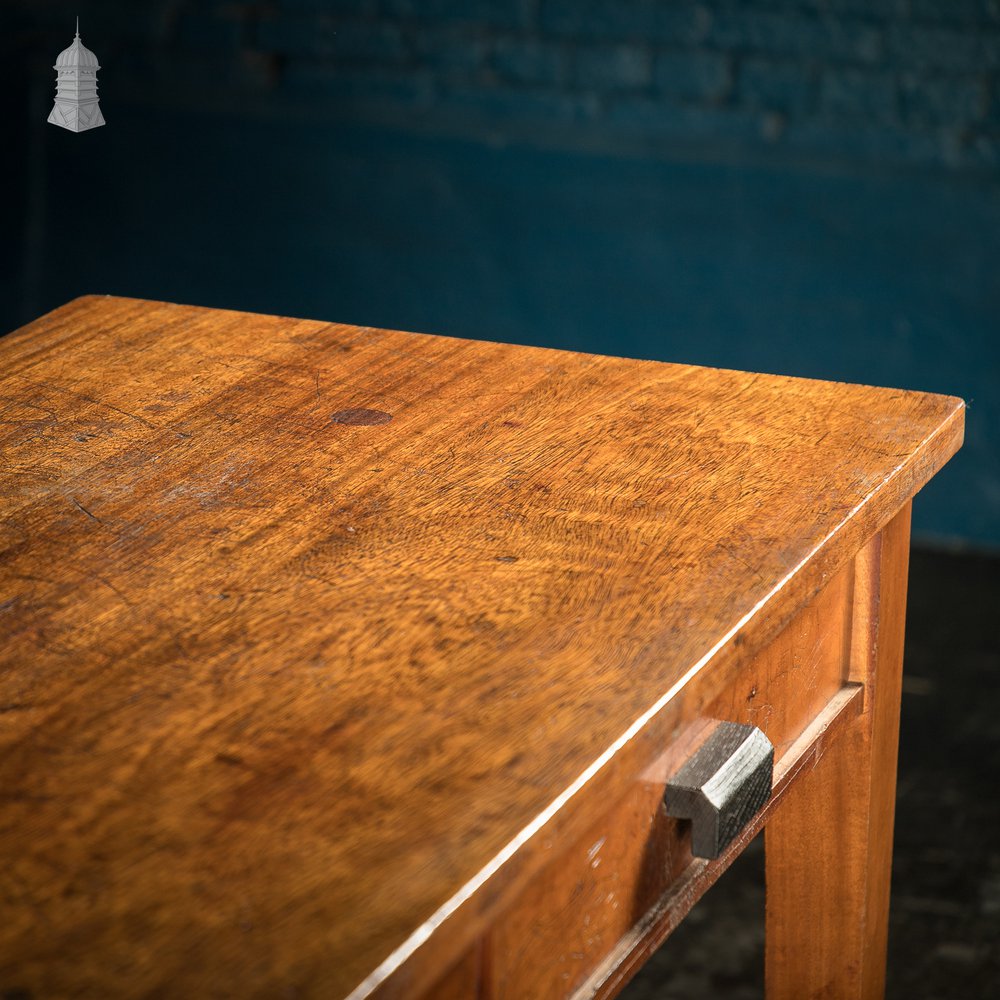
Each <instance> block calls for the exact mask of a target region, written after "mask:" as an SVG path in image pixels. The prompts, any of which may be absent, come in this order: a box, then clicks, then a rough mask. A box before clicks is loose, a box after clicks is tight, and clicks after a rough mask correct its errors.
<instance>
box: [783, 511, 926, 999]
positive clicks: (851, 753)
mask: <svg viewBox="0 0 1000 1000" xmlns="http://www.w3.org/2000/svg"><path fill="white" fill-rule="evenodd" d="M909 538H910V505H909V504H907V505H906V506H905V507H904V508H903V509H902V510H901V511H900V512H899V513H898V514H897V515H896V517H895V518H894V519H893V520H892V521H891V522H890V523H889V524H888V525H887V526H886V527H885V528H884V529H883V530H882V531H881V532H880V533H879V534H878V535H876V536H875V537H874V538H873V539H872V540H871V541H870V542H869V543H868V544H867V545H866V546H865V548H864V549H862V550H861V552H860V553H859V554H858V556H857V558H856V561H855V576H854V601H853V612H852V621H851V623H850V627H851V643H850V650H851V654H850V663H849V665H848V666H847V668H846V672H847V678H848V679H850V680H854V681H859V682H861V683H863V684H864V685H865V703H864V711H863V713H862V714H861V715H860V716H859V717H858V718H857V719H856V720H855V721H854V722H853V723H852V726H851V728H850V730H848V731H847V732H846V733H844V735H843V737H842V738H841V739H840V740H838V741H837V742H836V744H835V745H834V746H833V747H832V748H831V749H830V751H829V752H828V753H827V754H826V755H825V756H824V757H823V758H822V759H821V760H820V761H819V762H818V763H817V765H816V766H815V768H814V769H813V771H812V772H811V773H810V774H808V775H805V776H804V777H803V779H802V780H801V781H800V782H799V783H798V785H797V786H796V787H795V788H794V789H792V790H791V791H790V792H789V794H788V796H787V797H786V798H785V800H784V802H782V804H781V807H780V808H779V809H778V810H777V812H776V813H775V815H774V817H773V818H772V819H771V821H770V822H769V824H768V825H767V827H766V830H765V850H766V865H767V923H766V971H765V977H766V986H767V996H768V1000H783V998H794V1000H804V998H807V997H830V998H838V1000H846V998H862V997H863V998H872V997H881V996H882V995H883V993H884V988H885V961H886V941H887V932H888V916H889V877H890V870H891V866H892V828H893V814H894V807H895V794H896V755H897V746H898V738H899V704H900V694H901V680H902V661H903V625H904V617H905V610H906V576H907V567H908V556H909Z"/></svg>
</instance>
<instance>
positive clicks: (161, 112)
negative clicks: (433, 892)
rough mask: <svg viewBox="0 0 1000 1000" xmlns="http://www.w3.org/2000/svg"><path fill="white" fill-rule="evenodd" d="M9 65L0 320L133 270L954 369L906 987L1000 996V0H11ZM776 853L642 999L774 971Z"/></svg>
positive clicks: (875, 365)
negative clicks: (61, 77) (76, 80)
mask: <svg viewBox="0 0 1000 1000" xmlns="http://www.w3.org/2000/svg"><path fill="white" fill-rule="evenodd" d="M76 14H79V15H80V27H81V36H82V38H83V40H84V42H85V44H86V45H87V46H88V47H90V48H91V49H93V50H94V51H95V52H96V53H97V55H98V57H99V59H100V62H101V65H102V69H101V71H100V74H99V84H100V95H101V106H102V110H103V112H104V115H105V118H106V119H107V122H108V124H107V126H106V127H104V128H100V129H96V130H94V131H91V132H85V133H82V134H73V133H70V132H67V131H65V130H62V129H59V128H56V127H54V126H51V125H48V124H47V123H46V117H47V115H48V112H49V110H50V108H51V106H52V98H53V95H54V86H55V74H54V71H53V69H52V64H53V63H54V61H55V57H56V55H57V54H58V52H59V51H60V50H61V49H63V48H65V47H66V46H67V45H68V44H69V43H70V41H71V40H72V35H73V18H74V16H75V15H76ZM0 94H2V95H3V101H4V105H3V114H2V117H0V135H2V138H0V151H2V154H3V155H2V156H0V177H2V180H3V188H2V191H3V197H2V198H0V330H9V329H11V328H13V327H15V326H18V325H20V324H22V323H25V322H27V321H29V320H31V319H33V318H35V317H37V316H38V315H40V314H42V313H43V312H45V311H47V310H49V309H51V308H53V307H55V306H57V305H59V304H61V303H63V302H65V301H66V300H68V299H70V298H72V297H73V296H76V295H79V294H82V293H90V292H98V293H102V292H110V293H114V294H122V295H136V296H142V297H148V298H155V299H166V300H171V301H178V302H188V303H195V304H200V305H209V306H220V307H227V308H236V309H245V310H251V311H261V312H271V313H280V314H285V315H293V316H306V317H314V318H319V319H327V320H336V321H344V322H354V323H359V324H363V325H371V326H387V327H394V328H399V329H408V330H419V331H424V332H429V333H443V334H450V335H457V336H465V337H472V338H479V339H486V340H501V341H510V342H516V343H528V344H542V345H546V346H552V347H564V348H571V349H575V350H584V351H595V352H600V353H607V354H617V355H624V356H628V357H640V358H654V359H661V360H667V361H678V362H687V363H698V364H708V365H717V366H723V367H730V368H741V369H748V370H752V371H766V372H780V373H788V374H794V375H805V376H813V377H819V378H825V379H836V380H847V381H858V382H867V383H875V384H885V385H893V386H899V387H903V388H911V389H923V390H930V391H936V392H944V393H950V394H954V395H959V396H962V397H964V398H965V399H966V400H967V401H968V402H969V404H970V408H969V411H968V414H967V436H966V445H965V448H964V449H963V450H962V451H961V452H960V453H959V455H958V456H957V457H956V458H955V459H954V460H953V461H952V462H951V463H950V464H949V465H948V466H947V467H946V468H945V470H944V471H943V472H942V473H941V474H940V475H939V476H938V477H937V478H936V479H935V480H934V481H933V482H932V483H931V484H930V486H928V487H927V489H926V490H925V491H924V492H923V493H921V495H920V496H919V497H918V498H917V500H916V502H915V504H914V521H913V525H914V535H915V539H916V548H915V551H914V557H913V563H912V572H911V602H910V603H911V610H910V614H909V620H908V634H907V666H906V671H907V678H906V681H905V684H904V694H903V718H902V734H901V756H900V783H899V802H898V812H897V826H896V853H895V866H894V875H893V908H892V923H891V934H890V960H889V995H890V996H891V997H908V998H909V997H951V996H955V997H963V998H969V997H980V996H982V997H988V996H994V995H998V994H997V993H996V990H997V988H998V986H1000V949H998V947H997V941H998V940H1000V848H998V846H997V837H996V834H997V830H998V829H1000V806H998V804H997V795H996V791H995V789H996V787H997V784H998V781H997V775H998V772H1000V725H998V723H997V721H996V720H997V719H998V718H1000V713H998V712H997V701H998V699H997V694H996V691H997V682H998V680H1000V656H998V652H997V649H998V647H997V642H996V638H995V635H994V633H993V628H994V623H995V622H996V620H997V618H998V614H997V609H998V607H1000V562H998V561H997V559H996V558H995V553H996V552H998V551H1000V394H998V391H997V390H998V388H1000V347H998V334H1000V0H744V2H739V3H737V2H735V0H702V2H698V3H689V2H676V3H671V2H659V3H656V2H649V0H509V2H501V0H425V2H417V0H329V2H323V0H258V2H252V0H148V2H142V3H139V2H126V0H107V2H91V0H73V2H66V0H0ZM977 553H978V554H977ZM991 553H992V555H991ZM760 856H761V855H760V851H759V847H757V848H754V849H753V850H751V851H750V852H749V853H748V855H747V856H746V858H744V859H741V860H740V862H738V864H737V866H736V869H735V870H734V871H733V872H732V873H730V875H731V877H728V878H725V879H723V880H722V881H721V882H720V884H719V886H718V887H717V888H716V889H715V890H713V892H712V893H710V894H709V895H708V896H707V897H706V899H705V901H704V902H703V903H702V904H699V907H698V908H696V909H695V911H693V914H692V917H691V919H690V920H688V921H687V922H686V923H685V925H684V926H683V927H682V928H681V930H680V931H679V932H678V934H677V935H676V936H675V937H674V939H672V940H671V941H670V942H668V944H667V946H666V947H665V948H664V949H663V950H662V951H661V952H660V953H659V954H658V956H657V958H656V959H655V960H654V962H653V963H652V965H651V966H649V967H648V968H647V970H645V972H644V973H643V975H642V976H641V978H640V979H639V980H638V981H637V982H636V983H635V984H634V985H633V987H631V990H632V992H631V993H630V994H629V996H630V997H632V1000H639V998H645V997H648V998H653V997H656V998H667V997H681V996H698V997H700V996H715V997H730V998H736V997H744V996H747V997H750V996H756V995H758V994H759V991H760V988H761V983H760V970H761V964H760V947H761V927H762V923H761V919H760V918H761V915H762V910H761V906H762V899H763V896H762V892H763V890H762V880H761V872H760ZM831 905H836V904H835V901H831ZM0 986H2V984H0Z"/></svg>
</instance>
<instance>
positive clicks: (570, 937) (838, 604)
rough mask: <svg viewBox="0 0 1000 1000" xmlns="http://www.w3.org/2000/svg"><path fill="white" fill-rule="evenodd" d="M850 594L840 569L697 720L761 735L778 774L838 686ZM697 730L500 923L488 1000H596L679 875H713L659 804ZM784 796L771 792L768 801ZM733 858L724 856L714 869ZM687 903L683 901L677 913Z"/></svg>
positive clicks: (682, 737) (689, 728) (491, 942)
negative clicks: (588, 999) (612, 967)
mask: <svg viewBox="0 0 1000 1000" xmlns="http://www.w3.org/2000/svg"><path fill="white" fill-rule="evenodd" d="M851 591H852V571H851V567H850V566H848V567H847V568H846V569H845V570H844V571H843V572H842V573H841V574H839V575H838V576H837V577H835V578H834V579H832V580H831V581H830V583H829V584H828V585H827V586H826V587H825V589H824V590H823V591H822V592H821V593H820V594H819V595H818V597H817V598H816V599H815V600H814V601H813V602H812V603H811V604H810V605H808V606H806V607H804V608H803V609H802V610H801V611H800V612H799V613H798V614H797V615H796V617H795V618H794V619H793V620H792V622H791V623H790V624H789V625H788V626H787V627H786V628H785V629H784V630H783V631H782V632H781V634H780V635H779V636H778V637H777V639H775V640H774V642H773V643H771V645H770V646H769V647H767V648H766V649H765V650H764V651H762V652H761V653H760V654H758V655H757V656H756V657H754V658H753V659H752V660H750V661H749V662H748V663H747V664H746V665H745V666H744V667H742V668H741V669H740V670H739V671H738V672H737V679H736V681H735V683H733V684H731V685H730V686H729V687H728V689H727V690H725V691H724V692H723V693H721V694H720V695H719V696H717V697H716V698H715V699H714V700H713V701H711V703H710V704H708V705H707V706H706V708H705V710H704V712H700V713H699V715H700V716H704V717H708V718H716V719H727V720H730V721H734V722H745V723H751V724H753V725H756V726H758V727H759V728H760V729H761V730H762V731H763V732H764V733H765V734H766V735H767V736H768V738H769V739H770V740H771V742H772V743H773V744H774V747H775V763H776V774H777V773H779V772H780V770H781V765H782V759H783V757H784V756H785V755H786V754H787V753H788V751H789V748H790V747H792V745H793V743H794V741H795V740H796V738H797V737H800V735H801V734H803V732H804V731H805V730H806V728H807V727H808V726H809V725H810V723H813V721H814V720H815V719H816V718H817V716H820V714H821V713H822V712H823V711H824V708H825V707H826V706H827V705H828V704H830V703H831V699H834V696H835V695H837V693H838V691H840V690H841V689H842V687H843V684H844V680H845V678H846V676H847V661H848V655H849V650H850V609H851V603H852V602H851ZM696 728H697V723H693V724H688V725H686V727H684V726H682V727H681V730H682V731H681V732H680V733H679V734H678V739H677V740H676V742H675V743H673V744H672V745H671V747H670V748H669V750H668V751H667V752H665V753H664V755H663V756H662V758H660V759H659V760H658V761H657V762H656V763H655V764H654V765H653V766H652V767H651V768H649V769H648V770H647V772H646V773H645V774H644V775H642V777H641V779H640V780H637V781H635V782H634V783H633V784H632V786H631V787H630V788H629V789H628V791H627V793H626V794H625V795H624V796H623V797H622V798H621V799H620V800H619V801H618V802H617V803H615V804H614V805H613V806H612V807H611V808H610V809H609V810H608V811H607V813H606V814H605V815H603V816H602V817H601V818H600V819H599V820H598V821H597V822H595V823H594V824H593V825H592V826H591V827H590V828H589V829H588V830H587V831H586V832H585V833H584V834H583V835H582V836H580V837H578V838H577V839H576V840H575V842H573V843H572V845H571V846H570V847H569V848H568V849H566V850H565V851H563V852H561V853H559V854H558V855H557V856H556V857H555V858H554V859H553V860H552V861H551V862H550V863H549V864H548V865H547V866H546V867H545V868H544V869H543V870H542V871H541V872H540V873H539V874H538V875H537V876H536V877H535V878H534V879H533V880H532V881H531V883H530V884H529V885H528V886H527V888H526V889H524V890H523V891H522V892H521V894H520V895H519V897H518V898H517V899H516V900H515V901H514V902H513V904H512V905H510V906H509V907H508V908H507V909H506V911H505V912H504V913H503V914H501V915H500V917H499V918H498V920H497V921H496V923H495V925H494V927H493V930H492V933H491V935H490V937H489V939H488V942H487V951H488V954H489V956H490V957H489V960H488V961H487V962H486V966H485V969H484V973H485V975H486V977H487V982H488V984H489V988H488V989H486V990H485V996H488V997H492V998H496V1000H527V998H550V997H551V998H557V997H566V996H568V995H570V994H571V993H573V991H575V990H581V991H582V992H581V993H580V995H581V996H589V995H594V993H595V991H596V992H597V993H599V994H602V995H603V994H604V993H605V992H606V991H607V989H610V986H608V987H601V988H599V983H600V982H603V981H604V980H605V979H607V976H603V975H601V973H600V967H601V966H602V963H603V964H604V966H605V968H607V966H608V962H609V956H611V959H610V960H611V961H612V963H614V956H615V955H616V954H617V955H618V956H619V957H623V949H624V952H627V951H628V950H629V948H627V947H624V945H623V942H626V943H627V942H628V940H629V939H630V938H634V939H635V940H636V941H637V940H638V938H636V927H637V925H642V923H643V922H644V921H648V920H649V918H650V915H651V914H653V913H654V912H655V911H656V910H657V907H658V905H660V904H661V903H662V901H663V900H664V898H665V897H669V896H670V895H671V893H672V892H673V891H674V889H675V888H676V886H677V885H678V884H679V883H683V882H684V878H685V875H686V874H689V873H690V872H691V871H695V870H697V871H701V869H702V868H704V867H705V866H707V865H709V864H711V865H715V866H718V864H719V862H711V863H708V862H704V861H699V860H695V859H692V857H691V854H690V850H689V836H688V834H687V831H686V829H685V828H686V826H687V824H686V823H682V822H679V821H677V820H674V819H671V818H669V817H668V816H667V815H666V813H665V811H664V808H663V805H662V801H663V791H664V786H665V784H666V781H667V778H668V777H669V776H670V774H672V773H673V772H674V771H675V770H676V769H677V768H678V767H679V766H680V764H681V763H683V761H684V759H685V758H686V756H687V754H688V753H690V747H691V744H690V739H689V738H688V737H687V735H686V734H688V733H691V732H693V731H694V730H695V729H696ZM787 765H788V761H787V760H786V761H785V766H786V769H787ZM781 791H782V789H781V788H776V793H775V797H776V796H777V795H779V794H780V792H781ZM772 805H773V803H772ZM729 860H731V859H729ZM729 860H727V859H726V856H725V855H724V857H723V858H722V859H720V862H722V861H724V862H725V864H728V863H729ZM715 877H717V875H716V876H715ZM712 880H713V881H714V877H713V878H712ZM701 891H704V890H703V889H702V890H701ZM700 894H701V892H700V891H699V892H698V893H697V895H696V896H695V897H694V898H695V899H696V898H697V896H700ZM692 903H693V900H691V901H688V902H687V904H686V906H685V904H684V901H683V900H680V904H681V906H683V907H684V912H687V909H689V908H690V905H692ZM661 908H662V907H661ZM640 936H641V935H640ZM614 978H615V977H614V976H612V977H611V979H612V980H614ZM588 980H589V982H588ZM624 981H626V980H625V979H622V980H621V981H619V982H616V983H615V989H617V988H619V987H620V986H621V985H623V983H624ZM611 992H614V990H611Z"/></svg>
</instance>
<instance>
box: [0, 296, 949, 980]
mask: <svg viewBox="0 0 1000 1000" xmlns="http://www.w3.org/2000/svg"><path fill="white" fill-rule="evenodd" d="M472 332H474V331H472ZM362 411H369V412H362ZM371 411H375V412H371ZM962 416H963V409H962V404H961V402H960V401H959V400H956V399H953V398H948V397H942V396H933V395H926V394H919V393H908V392H901V391H897V390H887V389H874V388H868V387H861V386H848V385H837V384H830V383H822V382H814V381H807V380H799V379H790V378H781V377H773V376H764V375H747V374H743V373H738V372H728V371H719V370H711V369H703V368H694V367H686V366H677V365H668V364H659V363H653V362H638V361H628V360H622V359H615V358H602V357H595V356H590V355H580V354H571V353H566V352H556V351H548V350H543V349H537V348H526V347H515V346H508V345H500V344H491V343H481V342H475V341H466V340H457V339H447V338H435V337H427V336H418V335H413V334H403V333H395V332H388V331H380V330H371V329H364V328H355V327H347V326H338V325H334V324H327V323H320V322H313V321H304V320H292V319H286V318H278V317H266V316H258V315H249V314H239V313H233V312H225V311H213V310H206V309H196V308H190V307H184V306H177V305H172V304H165V303H151V302H143V301H138V300H130V299H117V298H108V297H89V298H84V299H78V300H75V301H74V302H72V303H70V304H68V305H67V306H65V307H63V308H62V309H60V310H57V311H56V312H54V313H52V314H49V315H48V316H47V317H43V318H42V319H41V320H39V321H37V322H36V323H34V324H31V325H30V326H29V327H27V328H25V329H24V330H22V331H20V332H19V333H17V334H15V335H13V336H10V337H8V338H6V339H4V340H3V341H0V456H2V457H0V588H2V590H0V669H2V673H0V707H2V711H0V796H2V798H3V809H2V811H0V860H2V864H0V900H2V905H3V913H4V920H3V921H0V978H2V980H3V982H4V984H5V987H6V988H8V989H23V990H28V991H34V992H36V993H37V994H38V995H51V994H59V993H62V992H67V991H68V990H69V989H70V988H72V989H74V990H75V991H77V992H78V993H80V994H82V995H94V996H112V995H135V994H136V993H141V992H145V991H159V995H164V996H166V995H170V996H173V995H176V996H187V995H195V994H198V995H213V993H215V994H218V993H220V992H227V991H229V992H232V991H237V992H251V993H258V994H260V995H281V993H282V991H284V993H285V994H286V995H293V994H294V995H301V996H312V995H324V996H338V995H340V996H343V995H345V994H348V993H351V992H352V991H353V995H354V996H358V997H360V996H363V995H368V994H371V993H375V992H379V993H381V994H383V995H387V996H388V995H401V994H405V993H413V992H420V991H421V990H426V989H429V988H431V986H432V984H433V983H434V982H435V981H436V980H437V979H438V978H439V977H440V975H441V970H442V969H447V968H449V967H451V966H452V965H454V964H455V963H458V965H456V966H455V968H456V969H458V970H459V972H457V973H456V975H459V976H461V975H463V974H464V973H462V972H461V970H462V969H464V968H465V966H464V965H463V964H462V963H463V962H465V961H466V959H464V958H463V956H464V955H468V954H471V949H473V948H474V947H476V945H475V939H476V938H477V936H478V935H479V934H480V933H481V932H482V931H483V930H484V929H485V928H486V927H487V926H488V925H489V923H490V921H491V920H492V919H493V918H494V917H495V915H496V913H497V911H498V909H499V908H500V907H501V906H502V904H503V903H504V902H505V901H506V900H507V899H509V898H510V896H511V894H512V893H514V891H515V890H516V889H517V888H518V887H519V886H521V885H524V884H525V883H526V880H527V879H528V878H529V876H530V875H531V873H532V872H533V871H535V870H538V868H539V866H541V865H542V864H543V863H544V858H545V855H546V852H548V851H551V850H552V849H553V845H554V844H556V843H558V842H560V841H562V840H566V841H567V842H569V841H571V840H572V838H573V837H574V836H576V835H579V834H580V833H582V832H583V831H584V830H585V829H586V828H587V824H588V823H590V822H593V820H594V818H595V817H596V816H597V815H599V814H600V813H601V812H603V811H604V810H605V809H606V807H607V803H608V802H609V801H613V799H614V798H615V797H618V796H620V795H621V794H623V792H624V790H625V789H626V788H627V787H628V786H629V783H630V782H631V781H633V780H634V779H635V776H636V775H638V774H639V773H641V772H642V770H643V769H645V768H646V767H648V766H649V764H650V763H651V762H652V761H653V760H655V759H656V757H657V756H659V755H660V754H661V753H662V750H663V747H664V745H665V744H666V743H667V742H668V741H669V739H670V737H671V735H672V734H673V733H674V732H675V729H676V726H677V724H678V720H679V718H680V716H679V714H678V713H679V712H680V708H679V705H680V704H683V705H684V706H686V708H685V712H687V713H688V714H690V713H691V712H692V711H694V710H695V709H696V708H697V707H698V706H701V705H705V704H708V703H709V702H710V701H711V699H712V698H713V697H718V696H719V695H720V692H723V691H726V690H728V689H729V685H730V684H731V682H732V681H733V680H734V679H735V677H736V676H737V666H738V664H739V663H740V662H741V661H742V660H743V659H744V658H745V656H747V655H750V654H752V653H753V652H754V651H755V650H758V649H760V648H762V647H763V646H764V645H765V644H766V643H767V642H768V641H769V640H770V639H772V638H773V637H774V636H775V635H776V634H777V633H778V632H779V631H780V629H781V628H782V627H783V626H784V625H785V624H786V623H787V622H788V621H789V619H790V618H791V616H792V614H793V613H794V612H795V610H796V609H797V608H799V607H800V606H801V605H802V604H803V603H804V602H805V601H807V600H808V599H809V598H811V597H812V595H813V594H815V593H816V592H817V591H818V589H819V588H820V587H821V585H822V584H823V582H824V581H825V580H826V579H828V578H830V577H831V576H832V575H833V574H834V573H835V572H836V571H837V570H838V569H839V568H840V567H841V566H842V565H844V564H845V563H846V562H847V561H848V560H849V559H850V558H851V557H852V556H853V555H854V553H855V552H856V551H857V549H858V548H859V547H860V546H861V544H862V543H863V542H864V541H865V540H866V539H867V538H869V537H870V536H871V535H872V534H873V533H874V532H875V531H876V530H878V529H879V528H881V527H882V526H883V525H884V524H885V523H886V521H887V520H888V519H889V518H890V517H891V516H892V514H893V513H894V512H895V511H896V510H897V509H898V508H899V507H900V506H901V505H902V504H903V503H904V502H905V501H906V500H907V499H908V498H909V497H910V496H912V494H913V493H914V492H915V491H916V490H917V489H919V487H920V486H921V485H922V484H923V483H924V482H926V480H927V479H928V478H929V477H930V476H931V475H933V474H934V472H935V471H936V470H937V469H938V468H939V467H940V466H941V465H942V464H943V463H944V462H945V461H946V460H947V458H948V457H949V456H950V455H951V454H952V453H953V452H954V450H955V449H956V448H957V447H958V446H959V444H960V441H961V434H962ZM42 927H44V933H40V932H39V928H42ZM296 991H297V993H296Z"/></svg>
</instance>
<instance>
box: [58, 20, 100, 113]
mask: <svg viewBox="0 0 1000 1000" xmlns="http://www.w3.org/2000/svg"><path fill="white" fill-rule="evenodd" d="M52 68H53V69H54V70H55V71H56V100H55V104H53V105H52V111H51V113H50V114H49V121H50V122H51V123H52V124H53V125H59V126H61V127H62V128H68V129H69V130H70V131H71V132H84V131H86V130H87V129H89V128H97V126H98V125H103V124H104V115H102V114H101V106H100V104H99V103H98V98H97V71H98V70H99V69H100V68H101V67H100V65H99V64H98V62H97V56H95V55H94V53H93V52H91V51H90V49H88V48H86V47H85V46H84V44H83V42H81V41H80V19H79V18H77V19H76V37H75V38H74V39H73V44H72V45H71V46H70V47H69V48H68V49H64V50H63V51H62V52H60V53H59V55H58V56H57V58H56V64H55V66H53V67H52Z"/></svg>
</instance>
